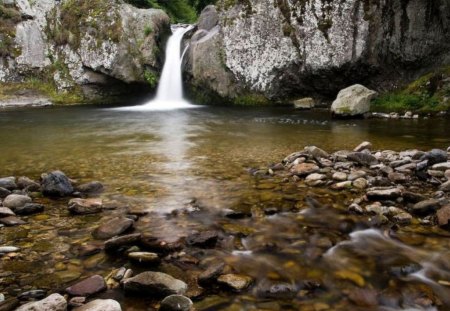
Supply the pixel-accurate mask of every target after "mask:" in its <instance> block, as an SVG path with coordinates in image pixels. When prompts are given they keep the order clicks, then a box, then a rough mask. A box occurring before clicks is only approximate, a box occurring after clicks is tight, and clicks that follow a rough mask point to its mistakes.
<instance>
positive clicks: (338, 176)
mask: <svg viewBox="0 0 450 311" xmlns="http://www.w3.org/2000/svg"><path fill="white" fill-rule="evenodd" d="M347 176H348V175H347V174H346V173H343V172H336V173H334V174H333V177H332V178H333V179H334V180H337V181H346V180H347Z"/></svg>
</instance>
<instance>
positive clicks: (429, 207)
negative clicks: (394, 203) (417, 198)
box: [411, 199, 441, 215]
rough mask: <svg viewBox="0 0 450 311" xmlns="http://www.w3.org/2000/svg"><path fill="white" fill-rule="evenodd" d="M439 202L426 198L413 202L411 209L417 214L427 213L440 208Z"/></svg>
mask: <svg viewBox="0 0 450 311" xmlns="http://www.w3.org/2000/svg"><path fill="white" fill-rule="evenodd" d="M440 206H441V205H440V202H439V201H438V200H436V199H428V200H424V201H421V202H418V203H416V204H414V206H413V207H412V209H411V211H412V212H413V213H414V214H417V215H428V214H431V213H433V212H435V211H436V210H438V209H439V208H440Z"/></svg>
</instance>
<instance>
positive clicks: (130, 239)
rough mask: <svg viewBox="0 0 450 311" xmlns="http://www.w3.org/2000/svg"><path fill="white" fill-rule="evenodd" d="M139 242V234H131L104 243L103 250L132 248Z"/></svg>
mask: <svg viewBox="0 0 450 311" xmlns="http://www.w3.org/2000/svg"><path fill="white" fill-rule="evenodd" d="M140 240H141V234H140V233H133V234H127V235H122V236H119V237H114V238H112V239H109V240H108V241H106V242H105V250H108V251H112V250H116V249H119V248H121V247H123V246H132V245H135V244H137V243H138V242H139V241H140Z"/></svg>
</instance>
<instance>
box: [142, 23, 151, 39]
mask: <svg viewBox="0 0 450 311" xmlns="http://www.w3.org/2000/svg"><path fill="white" fill-rule="evenodd" d="M152 32H153V28H152V26H151V25H146V26H145V27H144V35H145V36H146V37H148V36H149V35H150V34H151V33H152Z"/></svg>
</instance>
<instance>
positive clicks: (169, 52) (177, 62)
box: [115, 25, 198, 111]
mask: <svg viewBox="0 0 450 311" xmlns="http://www.w3.org/2000/svg"><path fill="white" fill-rule="evenodd" d="M192 28H193V26H192V25H189V26H187V27H184V26H179V25H175V26H172V35H171V36H170V38H169V40H168V41H167V47H166V61H165V63H164V67H163V70H162V74H161V77H160V79H159V84H158V90H157V93H156V97H155V99H153V100H151V101H149V102H148V103H146V104H144V105H139V106H132V107H121V108H115V109H116V110H135V111H142V110H172V109H182V108H195V107H198V106H194V105H191V104H190V103H189V102H187V101H186V100H185V99H183V81H182V70H181V69H182V63H183V56H184V52H185V51H186V50H185V51H184V52H183V53H182V52H181V40H182V39H183V36H184V34H185V33H186V32H188V31H189V30H191V29H192Z"/></svg>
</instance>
